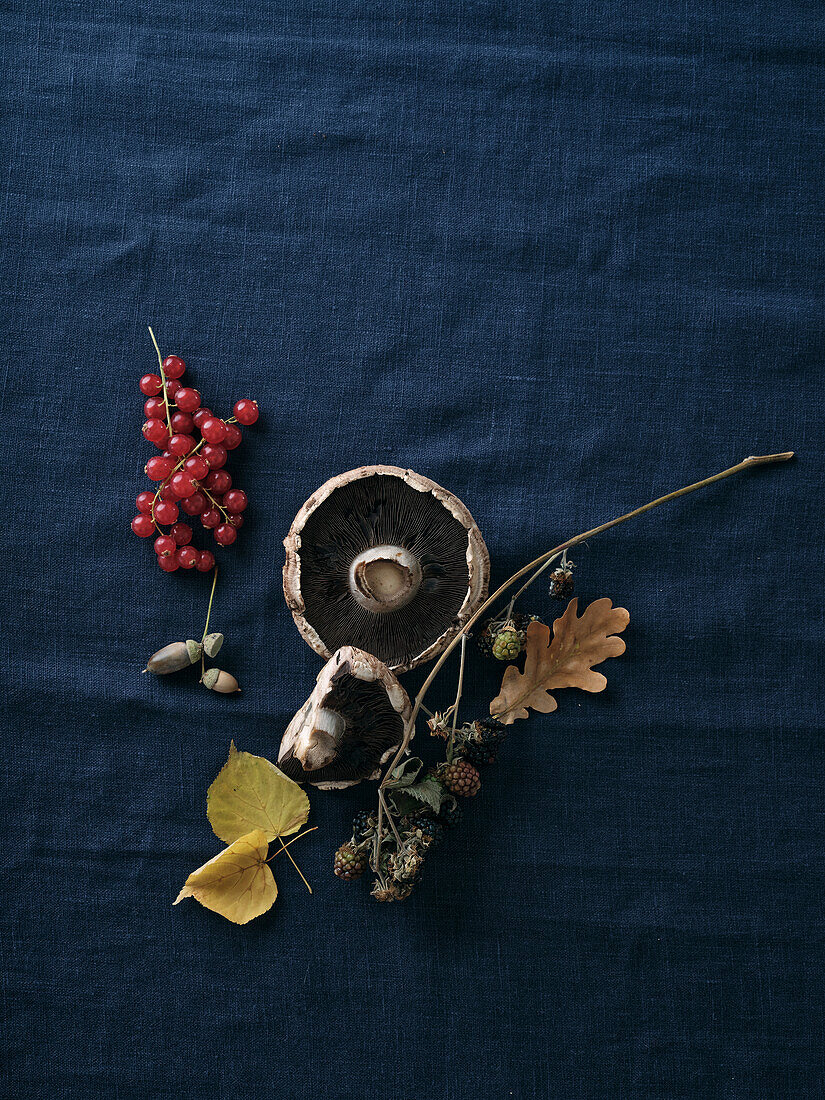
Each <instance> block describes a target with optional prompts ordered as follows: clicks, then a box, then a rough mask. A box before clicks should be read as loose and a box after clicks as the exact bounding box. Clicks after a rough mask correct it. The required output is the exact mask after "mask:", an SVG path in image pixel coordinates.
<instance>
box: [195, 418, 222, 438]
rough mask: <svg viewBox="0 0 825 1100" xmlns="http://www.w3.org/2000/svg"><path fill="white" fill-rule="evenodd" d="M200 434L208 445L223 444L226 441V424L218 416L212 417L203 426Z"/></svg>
mask: <svg viewBox="0 0 825 1100" xmlns="http://www.w3.org/2000/svg"><path fill="white" fill-rule="evenodd" d="M200 433H201V435H202V436H203V438H204V439H205V440H206V442H207V443H223V441H224V440H225V439H226V424H224V422H223V421H222V420H219V419H218V417H217V416H210V417H209V419H208V420H204V422H203V423H202V424H201V426H200Z"/></svg>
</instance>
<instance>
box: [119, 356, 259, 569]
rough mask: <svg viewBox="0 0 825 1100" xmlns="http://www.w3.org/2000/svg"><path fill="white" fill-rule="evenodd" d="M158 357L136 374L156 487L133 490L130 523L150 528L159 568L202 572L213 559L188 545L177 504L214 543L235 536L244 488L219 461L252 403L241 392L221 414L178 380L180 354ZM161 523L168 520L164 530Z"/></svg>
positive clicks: (142, 532) (142, 533)
mask: <svg viewBox="0 0 825 1100" xmlns="http://www.w3.org/2000/svg"><path fill="white" fill-rule="evenodd" d="M153 338H154V337H153ZM155 346H156V347H157V345H155ZM158 363H159V365H160V374H144V376H143V377H142V378H141V380H140V390H141V393H143V394H144V396H145V397H146V402H145V404H144V406H143V411H144V413H145V415H146V422H145V424H144V425H143V435H144V438H146V439H147V440H148V441H149V442H150V443H154V445H155V446H156V447H157V448H158V450H159V451H161V454H159V455H155V456H154V458H150V459H149V461H148V462H147V463H146V466H145V470H146V473H147V475H148V477H149V478H150V480H151V481H154V482H156V483H157V489H156V490H155V491H154V492H151V491H148V490H147V491H146V492H143V493H139V494H138V498H137V508H138V515H136V516H135V518H134V519H133V520H132V530H133V531H134V532H135V534H136V535H137V536H138V537H139V538H142V539H147V538H151V537H152V536H153V535H154V536H156V538H155V553H156V554H157V557H158V565H159V566H160V567H161V569H162V570H163V571H164V572H166V573H174V571H175V570H176V569H197V570H199V571H200V572H201V573H207V572H209V570H210V569H212V567H213V566H214V564H215V557H214V555H213V554H212V553H211V552H210V551H209V550H197V549H196V548H195V547H194V546H192V528H191V527H190V526H189V524H188V523H183V522H179V519H178V517H179V516H180V512H181V511H183V512H184V513H185V514H186V515H187V516H191V517H193V518H194V517H196V516H197V517H199V518H200V521H201V524H202V525H203V526H204V527H205V528H207V529H208V530H211V531H212V532H213V534H214V536H215V541H216V542H217V543H218V544H219V545H220V546H231V545H232V543H233V542H234V541H235V539H236V538H237V537H238V528H239V527H241V526H243V512H244V510H245V508H246V504H247V499H246V493H244V492H243V491H242V490H241V489H233V488H232V477H231V475H230V474H229V473H228V472H227V471H226V470H225V469H224V466H225V465H226V460H227V458H228V456H229V452H230V451H234V450H235V448H236V447H238V446H239V445H240V442H241V439H242V433H241V429H240V428H239V427H238V425H239V424H241V425H243V426H247V425H250V424H254V423H255V421H256V420H257V419H258V405H257V402H255V401H251V400H249V399H248V398H244V399H243V400H241V401H236V402H235V407H234V409H233V410H232V411H233V413H234V415H233V416H231V417H229V419H228V420H221V419H220V417H217V416H215V415H214V413H213V412H212V411H211V409H206V408H204V407H203V405H202V403H201V395H200V394H199V393H198V391H197V390H196V389H192V387H191V386H184V385H183V383H182V382H181V380H180V379H181V377H182V376H183V374H184V372H185V371H186V364H185V363H184V361H183V360H182V359H181V358H180V357H179V356H177V355H168V356H167V357H166V358H165V359H163V360H161V356H160V353H158ZM196 433H197V434H198V435H200V439H198V438H197V437H196ZM164 526H169V531H168V533H166V532H165V531H164V530H163V527H164Z"/></svg>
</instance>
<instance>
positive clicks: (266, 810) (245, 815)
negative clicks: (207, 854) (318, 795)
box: [206, 741, 309, 844]
mask: <svg viewBox="0 0 825 1100" xmlns="http://www.w3.org/2000/svg"><path fill="white" fill-rule="evenodd" d="M206 816H207V817H208V818H209V824H210V825H211V826H212V828H213V830H214V831H215V834H216V835H217V836H219V837H220V839H221V840H222V841H223V842H224V844H231V843H232V842H233V841H235V840H237V839H238V837H241V836H244V834H246V833H248V832H249V831H250V829H260V830H261V831H262V832H263V834H264V836H265V837H266V839H267V840H274V839H275V837H276V836H288V835H289V833H295V832H297V831H298V829H300V828H301V826H302V825H303V824H304V822H305V821H306V819H307V818H308V817H309V799H308V798H307V796H306V794H305V793H304V791H303V790H302V789H301V787H299V786H298V784H297V783H293V781H292V780H291V779H288V778H287V777H286V776H285V775H284V773H283V772H282V771H281V770H280V769H279V768H276V767H275V765H274V764H270V762H269V761H268V760H266V759H265V758H264V757H263V756H253V755H252V753H251V752H238V750H237V749H236V748H235V742H234V741H233V742H232V744H231V745H230V748H229V759H228V760H227V762H226V763H225V764H224V766H223V767H222V768H221V770H220V771H219V772H218V776H217V778H216V779H215V782H214V783H213V784H212V786H211V787H210V788H209V791H208V793H207V795H206Z"/></svg>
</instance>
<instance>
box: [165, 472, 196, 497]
mask: <svg viewBox="0 0 825 1100" xmlns="http://www.w3.org/2000/svg"><path fill="white" fill-rule="evenodd" d="M169 484H170V485H171V486H172V488H173V489H174V491H175V492H176V493H177V494H178V496H179V497H191V495H192V494H193V493H194V491H195V490H196V489H197V485H196V484H195V479H194V478H193V477H192V475H191V474H188V473H187V472H186V470H178V472H177V473H176V474H175V475H174V476H173V478H172V480H171V481H170V482H169Z"/></svg>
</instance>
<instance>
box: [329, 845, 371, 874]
mask: <svg viewBox="0 0 825 1100" xmlns="http://www.w3.org/2000/svg"><path fill="white" fill-rule="evenodd" d="M367 863H368V861H367V853H366V850H363V851H362V850H361V849H359V848H356V847H355V845H353V844H350V843H349V842H347V843H346V844H342V845H341V847H340V848H339V849H338V851H337V852H336V853H335V863H334V864H333V870H334V871H335V874H336V875H337V876H338V878H342V879H344V881H345V882H351V881H352V880H353V879H355V878H358V877H359V876H360V875H363V873H364V871H366V869H367Z"/></svg>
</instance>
